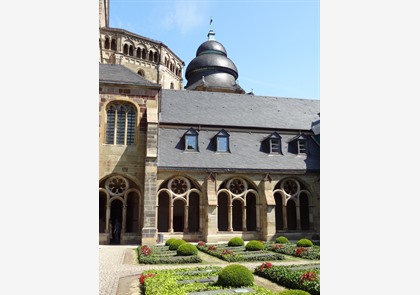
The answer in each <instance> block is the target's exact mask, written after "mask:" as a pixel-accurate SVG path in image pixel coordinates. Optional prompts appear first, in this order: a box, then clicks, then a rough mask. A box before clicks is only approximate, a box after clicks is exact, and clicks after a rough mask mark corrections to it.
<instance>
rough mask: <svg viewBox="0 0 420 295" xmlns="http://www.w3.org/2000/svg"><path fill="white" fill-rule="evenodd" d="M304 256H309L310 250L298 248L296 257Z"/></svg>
mask: <svg viewBox="0 0 420 295" xmlns="http://www.w3.org/2000/svg"><path fill="white" fill-rule="evenodd" d="M303 254H308V249H306V248H305V247H296V249H295V256H300V255H303Z"/></svg>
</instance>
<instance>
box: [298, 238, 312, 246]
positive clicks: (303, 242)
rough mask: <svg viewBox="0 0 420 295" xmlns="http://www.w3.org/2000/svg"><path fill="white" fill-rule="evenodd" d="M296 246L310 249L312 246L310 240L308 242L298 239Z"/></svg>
mask: <svg viewBox="0 0 420 295" xmlns="http://www.w3.org/2000/svg"><path fill="white" fill-rule="evenodd" d="M296 245H297V246H298V247H312V246H313V245H314V244H313V243H312V241H311V240H308V239H300V240H299V241H298V242H297V243H296Z"/></svg>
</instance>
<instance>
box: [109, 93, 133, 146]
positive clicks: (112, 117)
mask: <svg viewBox="0 0 420 295" xmlns="http://www.w3.org/2000/svg"><path fill="white" fill-rule="evenodd" d="M137 113H138V112H137V109H136V107H135V106H134V105H133V104H131V103H129V102H121V101H119V102H112V103H110V104H108V105H107V107H106V123H105V125H106V127H105V144H109V145H119V146H129V145H135V144H136V126H137ZM111 124H112V125H113V126H111Z"/></svg>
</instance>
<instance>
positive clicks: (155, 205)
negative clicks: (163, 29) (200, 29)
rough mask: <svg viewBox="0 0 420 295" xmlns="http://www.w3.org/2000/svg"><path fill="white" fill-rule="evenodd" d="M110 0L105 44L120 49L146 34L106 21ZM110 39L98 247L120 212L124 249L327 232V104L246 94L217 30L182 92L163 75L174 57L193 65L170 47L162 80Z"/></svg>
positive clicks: (103, 1) (103, 65) (104, 74)
mask: <svg viewBox="0 0 420 295" xmlns="http://www.w3.org/2000/svg"><path fill="white" fill-rule="evenodd" d="M107 2H108V0H100V2H99V4H100V5H99V7H100V9H99V11H100V43H101V42H102V43H101V44H102V45H104V44H105V42H106V40H107V39H106V38H107V36H108V39H109V40H111V35H112V34H111V32H113V33H115V35H112V36H118V34H121V38H120V41H117V42H116V44H117V48H120V47H118V44H120V45H121V44H124V42H125V41H124V40H125V39H124V38H126V37H128V36H130V34H131V35H133V36H136V38H137V39H136V40H137V41H138V42H140V41H146V40H147V38H145V37H141V36H139V35H135V34H132V33H130V32H126V31H124V30H122V29H114V28H109V27H108V21H107V17H108V13H107V11H108V10H107V9H106V8H107V4H108V3H107ZM101 20H102V23H101ZM108 33H109V34H108ZM117 33H118V34H117ZM124 36H126V37H124ZM112 38H113V37H112ZM134 39H135V38H134ZM134 39H133V40H134ZM116 40H118V38H116ZM137 41H135V40H134V41H133V49H135V48H136V46H137V45H138V44H137V43H136V42H137ZM110 42H111V43H110V44H112V41H110ZM150 44H152V43H150ZM157 44H159V42H158V43H157ZM160 44H161V43H160ZM102 45H100V55H101V54H102V56H107V57H106V58H104V59H100V64H99V122H100V126H99V243H100V244H109V243H111V239H110V238H111V233H110V231H111V223H112V222H113V221H114V220H117V219H118V220H119V221H120V222H121V223H122V233H121V241H120V243H121V244H148V245H153V244H156V243H158V242H162V241H164V240H166V239H168V238H170V237H179V238H183V239H185V240H187V241H199V240H202V241H206V242H222V241H228V240H229V239H230V238H232V237H242V238H243V239H245V240H251V239H258V240H270V239H274V238H275V237H277V236H279V235H285V236H288V237H289V238H291V239H297V238H300V237H308V238H313V237H314V236H315V235H319V232H320V161H319V160H320V142H319V122H320V118H319V106H320V104H319V100H309V99H292V98H281V97H266V96H257V95H254V94H253V93H245V91H244V90H243V89H242V88H241V87H240V85H239V84H238V83H237V81H236V80H237V78H238V69H237V68H236V65H235V64H234V63H233V61H231V60H230V59H229V57H228V54H227V51H226V49H225V48H224V46H223V45H222V44H221V43H220V42H218V41H216V40H215V33H214V32H213V31H212V30H210V32H209V34H208V40H207V41H205V42H203V43H202V44H201V45H200V46H199V47H198V49H197V56H196V58H194V59H193V60H192V61H190V63H189V64H188V67H187V69H186V73H185V76H186V79H187V81H188V82H187V85H186V86H185V89H182V78H181V77H182V76H178V74H179V72H176V75H175V77H179V78H180V80H178V82H179V83H180V84H176V85H178V86H177V87H171V85H169V87H168V84H167V83H166V82H165V81H166V80H165V79H166V78H162V77H163V75H160V74H159V71H158V69H162V68H163V67H166V65H163V66H162V64H160V62H161V60H162V59H161V58H162V56H165V54H167V53H168V52H169V53H170V54H169V56H171V57H174V60H175V65H179V66H180V68H181V73H182V72H183V71H182V69H183V64H184V63H183V62H182V61H181V60H180V59H179V58H177V57H176V55H175V54H173V53H172V52H171V51H170V50H169V49H168V48H163V49H160V51H159V50H157V51H156V52H157V56H158V58H157V60H158V62H157V63H156V64H155V65H156V69H157V70H156V71H155V72H153V71H152V72H153V73H155V74H156V76H153V74H150V75H146V73H147V72H146V70H144V68H141V66H140V67H133V64H131V65H130V63H129V62H128V63H124V62H121V63H120V62H117V61H116V60H112V59H109V56H110V55H107V53H106V50H105V49H101V46H102ZM110 46H111V45H110ZM149 49H150V48H148V49H147V50H149ZM157 49H159V47H157ZM123 50H124V49H123ZM129 52H130V51H129ZM141 52H142V51H141ZM146 52H147V51H146ZM108 53H109V52H108ZM162 54H163V55H162ZM122 55H123V58H122V60H124V59H125V58H128V59H129V58H131V57H129V56H126V55H124V52H123V54H122ZM175 57H176V59H175ZM107 58H108V60H106V59H107ZM153 58H154V54H153V55H152V59H153ZM140 60H141V58H140ZM148 62H149V63H150V64H151V65H152V64H153V63H155V62H154V61H151V60H149V61H148ZM134 64H136V63H134ZM160 66H162V67H160ZM146 68H147V67H146ZM152 68H153V67H150V69H152ZM140 69H141V70H144V72H141V71H140V72H139V70H140ZM158 75H160V77H161V78H157V77H158ZM169 77H172V76H171V75H169ZM175 77H172V78H173V79H175ZM168 79H169V78H168ZM171 81H172V80H171ZM174 81H175V80H174ZM174 84H175V82H174Z"/></svg>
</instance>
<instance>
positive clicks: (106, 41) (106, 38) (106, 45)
mask: <svg viewBox="0 0 420 295" xmlns="http://www.w3.org/2000/svg"><path fill="white" fill-rule="evenodd" d="M104 47H105V49H109V38H108V37H105V46H104Z"/></svg>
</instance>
